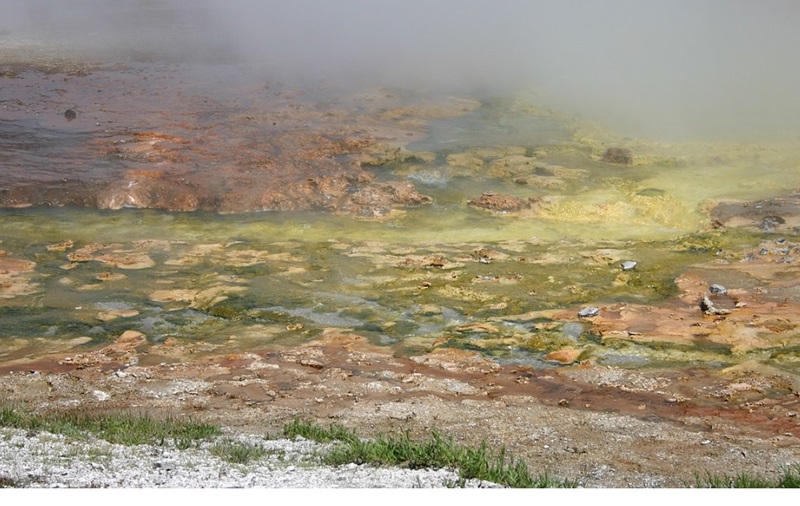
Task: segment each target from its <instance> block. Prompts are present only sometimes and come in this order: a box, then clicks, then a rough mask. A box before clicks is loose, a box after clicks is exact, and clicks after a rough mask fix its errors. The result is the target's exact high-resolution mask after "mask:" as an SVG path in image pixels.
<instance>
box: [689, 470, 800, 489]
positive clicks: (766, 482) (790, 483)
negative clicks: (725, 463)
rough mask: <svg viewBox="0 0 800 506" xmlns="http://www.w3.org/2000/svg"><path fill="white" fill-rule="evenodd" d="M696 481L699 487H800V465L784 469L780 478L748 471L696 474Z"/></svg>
mask: <svg viewBox="0 0 800 506" xmlns="http://www.w3.org/2000/svg"><path fill="white" fill-rule="evenodd" d="M695 482H696V483H695V485H696V486H697V487H698V488H800V465H797V466H793V467H791V468H788V469H786V470H784V472H783V476H781V477H780V478H778V479H769V478H765V477H763V476H759V475H750V474H746V473H739V474H737V475H736V476H719V475H712V474H707V475H706V476H705V477H700V476H696V477H695Z"/></svg>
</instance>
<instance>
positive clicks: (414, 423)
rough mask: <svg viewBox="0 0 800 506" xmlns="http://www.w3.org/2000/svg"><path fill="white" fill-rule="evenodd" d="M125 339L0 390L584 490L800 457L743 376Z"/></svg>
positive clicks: (772, 402)
mask: <svg viewBox="0 0 800 506" xmlns="http://www.w3.org/2000/svg"><path fill="white" fill-rule="evenodd" d="M127 334H128V335H124V336H123V337H121V338H120V339H119V340H118V341H117V343H116V344H114V345H112V346H108V347H106V348H103V349H99V350H96V351H94V352H90V353H81V354H73V355H59V356H51V357H47V358H44V359H40V360H38V361H37V362H35V363H31V362H28V363H16V364H14V363H11V364H4V367H3V369H2V371H0V395H1V396H2V397H3V398H4V399H6V400H7V401H11V402H24V403H25V405H27V406H29V407H33V408H36V409H41V410H50V409H81V410H86V411H97V412H108V411H112V410H121V409H122V410H130V409H132V410H136V411H144V412H147V413H150V414H154V415H176V416H192V417H194V418H195V419H202V420H207V421H211V422H214V423H218V424H222V425H224V426H227V427H230V428H232V429H235V430H237V431H242V432H248V433H265V434H278V433H279V432H280V429H281V427H282V426H283V424H284V423H286V422H288V421H291V420H293V419H295V418H301V419H304V420H309V421H315V422H318V423H321V424H323V425H328V424H330V423H337V424H341V425H344V426H347V427H351V428H353V429H355V430H357V431H358V432H359V433H360V434H362V435H364V436H370V435H374V434H379V433H403V432H408V433H410V434H411V435H412V436H415V437H420V438H423V437H425V436H426V435H429V434H430V433H431V431H432V430H437V431H439V432H440V433H442V434H444V435H448V436H452V437H453V438H454V439H455V440H456V441H458V442H460V443H463V444H467V445H477V444H480V442H481V441H486V443H487V444H488V445H489V447H490V448H493V449H496V450H499V449H500V447H505V448H506V449H507V450H509V452H510V454H511V455H513V456H518V457H522V458H524V459H525V460H526V461H527V463H528V464H529V466H530V468H531V470H532V472H534V473H548V474H549V475H550V476H553V477H557V478H570V479H576V480H578V481H579V482H580V484H581V485H582V486H585V487H691V486H695V485H696V479H697V477H698V476H699V477H703V476H706V473H711V474H718V475H727V476H731V475H735V474H738V473H748V474H757V475H761V476H777V475H779V474H781V472H782V471H783V470H784V469H786V466H789V465H793V464H796V463H797V462H798V460H799V459H800V440H798V437H800V427H799V426H798V420H797V411H798V408H800V398H798V393H797V392H795V391H792V389H791V388H788V389H787V388H786V385H783V384H782V380H781V379H780V378H779V377H773V378H770V377H769V376H768V375H764V374H758V375H755V374H754V373H753V374H750V373H748V372H747V371H746V370H745V369H746V368H744V369H742V368H739V369H738V370H737V371H723V372H719V371H716V372H715V371H708V370H690V369H684V370H669V371H657V370H649V371H638V372H637V371H628V370H622V369H616V368H610V367H601V366H595V365H590V364H577V365H573V366H567V367H560V368H553V369H533V368H528V367H519V366H511V365H506V366H500V365H498V364H496V363H495V362H492V361H489V360H487V359H484V358H481V357H480V356H478V355H476V354H472V353H470V352H465V351H457V350H447V349H439V350H437V351H435V352H433V353H430V354H427V355H420V356H410V357H397V356H392V355H391V353H390V352H389V351H388V349H386V348H379V347H374V346H372V345H370V344H368V343H367V342H366V341H365V340H364V339H363V338H361V337H359V336H356V335H354V334H352V333H349V332H347V331H346V330H342V329H330V330H329V331H327V332H326V333H325V336H324V337H323V339H321V340H318V341H315V342H314V343H311V344H307V345H302V346H299V347H294V348H287V349H283V350H273V351H265V352H261V353H252V352H248V353H234V354H229V355H226V356H204V357H200V356H193V354H192V351H193V350H191V349H187V348H185V347H182V346H180V345H178V344H176V343H170V342H169V341H167V342H166V343H164V344H162V345H156V346H149V345H147V344H146V342H145V341H144V340H143V339H141V338H140V336H136V333H133V332H131V333H127ZM123 359H124V360H123ZM129 364H135V365H129Z"/></svg>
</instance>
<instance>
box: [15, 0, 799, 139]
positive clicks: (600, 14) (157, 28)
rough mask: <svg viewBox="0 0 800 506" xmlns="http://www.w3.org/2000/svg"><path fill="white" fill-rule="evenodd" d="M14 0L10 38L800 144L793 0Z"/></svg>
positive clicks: (632, 126) (650, 128)
mask: <svg viewBox="0 0 800 506" xmlns="http://www.w3.org/2000/svg"><path fill="white" fill-rule="evenodd" d="M4 3H5V4H11V5H3V6H0V42H2V37H4V36H3V35H2V34H3V33H6V35H5V37H14V36H34V37H38V38H42V39H47V38H50V39H55V38H58V39H59V40H71V41H72V44H73V45H75V46H76V47H79V48H84V49H85V50H91V49H98V48H100V47H103V46H104V47H106V48H119V47H120V46H126V47H128V48H129V49H135V50H138V51H140V52H141V51H143V50H147V51H151V52H152V51H158V52H159V54H161V55H164V56H165V57H171V58H189V59H195V60H198V59H200V60H203V61H231V60H232V59H233V58H234V57H236V58H237V59H239V61H241V62H246V63H248V64H250V65H258V66H261V67H263V68H265V69H269V71H270V72H271V73H273V74H274V75H275V77H276V78H278V79H284V78H285V79H290V78H301V79H316V80H318V79H322V80H333V81H339V82H343V83H354V84H370V85H372V84H378V85H388V86H392V87H398V88H424V89H427V90H429V91H440V92H443V93H466V92H475V91H480V92H482V93H485V94H497V95H504V94H512V93H519V92H526V93H534V94H535V97H536V98H537V99H538V100H540V101H542V102H544V103H545V105H550V106H553V107H556V108H558V109H559V110H562V111H565V112H569V113H576V114H580V115H582V116H584V117H586V118H589V119H592V120H596V121H599V122H601V123H604V124H606V125H609V126H610V127H612V128H614V129H616V130H618V131H619V132H620V133H622V134H627V135H633V136H649V137H654V138H687V139H693V138H698V137H702V138H762V137H765V136H770V135H772V136H774V135H780V136H783V137H790V138H797V137H798V136H800V65H798V64H797V61H796V60H797V57H796V52H797V48H800V30H797V29H796V27H797V26H800V3H797V2H795V1H794V0H764V1H761V2H753V1H750V0H670V1H668V2H665V1H662V0H570V1H563V0H518V1H515V0H332V1H326V0H292V1H284V0H161V1H158V0H149V1H146V0H117V1H115V2H107V1H103V0H73V1H70V2H63V1H58V0H28V1H26V2H4Z"/></svg>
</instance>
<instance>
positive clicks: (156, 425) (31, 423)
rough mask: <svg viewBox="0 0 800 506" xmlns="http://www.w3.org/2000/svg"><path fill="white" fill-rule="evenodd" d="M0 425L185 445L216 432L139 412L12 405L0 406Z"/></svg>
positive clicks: (128, 442) (130, 441)
mask: <svg viewBox="0 0 800 506" xmlns="http://www.w3.org/2000/svg"><path fill="white" fill-rule="evenodd" d="M0 426H4V427H14V428H17V429H24V430H28V431H32V432H40V431H47V432H52V433H54V434H62V435H65V436H70V437H76V438H80V437H85V434H86V433H87V432H88V433H90V434H94V435H95V436H97V437H99V438H101V439H105V440H106V441H109V442H111V443H117V444H123V445H138V444H160V445H165V444H166V443H167V441H174V442H175V444H176V446H177V447H178V448H188V447H190V446H192V445H194V444H196V442H197V441H199V440H202V439H207V438H209V437H212V436H216V435H219V434H220V430H219V428H218V427H216V426H214V425H210V424H207V423H202V422H195V421H194V420H183V419H178V418H174V417H166V418H155V417H152V416H149V415H146V414H141V413H130V412H119V413H108V414H103V415H92V414H88V413H83V412H80V411H65V412H54V413H48V414H37V413H31V412H29V411H26V410H23V409H21V408H18V407H14V406H3V407H2V408H0Z"/></svg>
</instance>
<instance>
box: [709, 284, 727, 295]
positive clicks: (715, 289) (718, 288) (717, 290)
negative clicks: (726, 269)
mask: <svg viewBox="0 0 800 506" xmlns="http://www.w3.org/2000/svg"><path fill="white" fill-rule="evenodd" d="M708 291H709V292H711V293H713V294H714V295H725V294H726V293H728V289H727V288H725V287H724V286H722V285H717V284H713V285H711V286H709V287H708Z"/></svg>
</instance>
